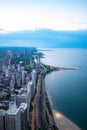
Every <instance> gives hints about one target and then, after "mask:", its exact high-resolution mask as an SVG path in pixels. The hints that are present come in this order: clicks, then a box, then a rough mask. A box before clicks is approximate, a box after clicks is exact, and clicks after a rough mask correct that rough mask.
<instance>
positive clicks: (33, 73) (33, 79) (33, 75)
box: [31, 69, 37, 91]
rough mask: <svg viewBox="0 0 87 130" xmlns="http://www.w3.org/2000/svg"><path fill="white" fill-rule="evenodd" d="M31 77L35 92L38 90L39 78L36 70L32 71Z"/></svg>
mask: <svg viewBox="0 0 87 130" xmlns="http://www.w3.org/2000/svg"><path fill="white" fill-rule="evenodd" d="M31 75H32V81H33V83H34V91H35V88H36V76H37V74H36V70H35V69H33V70H32V72H31Z"/></svg>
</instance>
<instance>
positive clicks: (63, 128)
mask: <svg viewBox="0 0 87 130" xmlns="http://www.w3.org/2000/svg"><path fill="white" fill-rule="evenodd" d="M45 78H46V77H45ZM45 87H46V92H47V96H48V99H49V102H50V106H51V109H52V113H53V118H54V121H55V123H56V126H57V127H58V128H59V130H82V129H81V128H79V126H77V125H76V124H75V123H74V122H73V121H71V120H70V119H69V118H67V117H66V116H64V115H63V113H62V112H60V111H58V110H56V109H55V108H54V107H53V105H54V103H53V102H52V99H51V95H50V93H49V90H48V88H47V85H46V80H45Z"/></svg>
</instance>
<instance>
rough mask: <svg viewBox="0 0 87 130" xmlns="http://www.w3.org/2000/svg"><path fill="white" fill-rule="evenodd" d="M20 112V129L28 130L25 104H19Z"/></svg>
mask: <svg viewBox="0 0 87 130" xmlns="http://www.w3.org/2000/svg"><path fill="white" fill-rule="evenodd" d="M20 113H21V130H28V121H27V104H26V103H21V104H20Z"/></svg>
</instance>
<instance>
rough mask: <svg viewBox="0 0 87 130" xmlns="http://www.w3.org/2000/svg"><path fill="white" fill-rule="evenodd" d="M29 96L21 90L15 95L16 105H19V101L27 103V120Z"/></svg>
mask: <svg viewBox="0 0 87 130" xmlns="http://www.w3.org/2000/svg"><path fill="white" fill-rule="evenodd" d="M29 98H30V97H29V96H28V94H27V93H25V92H23V93H22V94H20V95H17V99H16V100H17V105H18V106H20V104H21V103H27V120H29V108H30V99H29Z"/></svg>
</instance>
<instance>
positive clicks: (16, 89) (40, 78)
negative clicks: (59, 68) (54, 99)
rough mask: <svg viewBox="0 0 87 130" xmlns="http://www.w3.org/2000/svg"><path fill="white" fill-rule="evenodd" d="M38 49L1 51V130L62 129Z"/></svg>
mask: <svg viewBox="0 0 87 130" xmlns="http://www.w3.org/2000/svg"><path fill="white" fill-rule="evenodd" d="M41 56H42V53H40V52H38V51H37V49H36V48H0V130H58V128H57V126H56V123H55V121H54V117H53V113H52V108H51V104H50V101H49V97H48V93H47V91H46V87H45V75H46V73H48V72H49V71H52V70H53V69H54V68H50V69H49V66H45V65H43V64H41V63H40V57H41Z"/></svg>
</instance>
